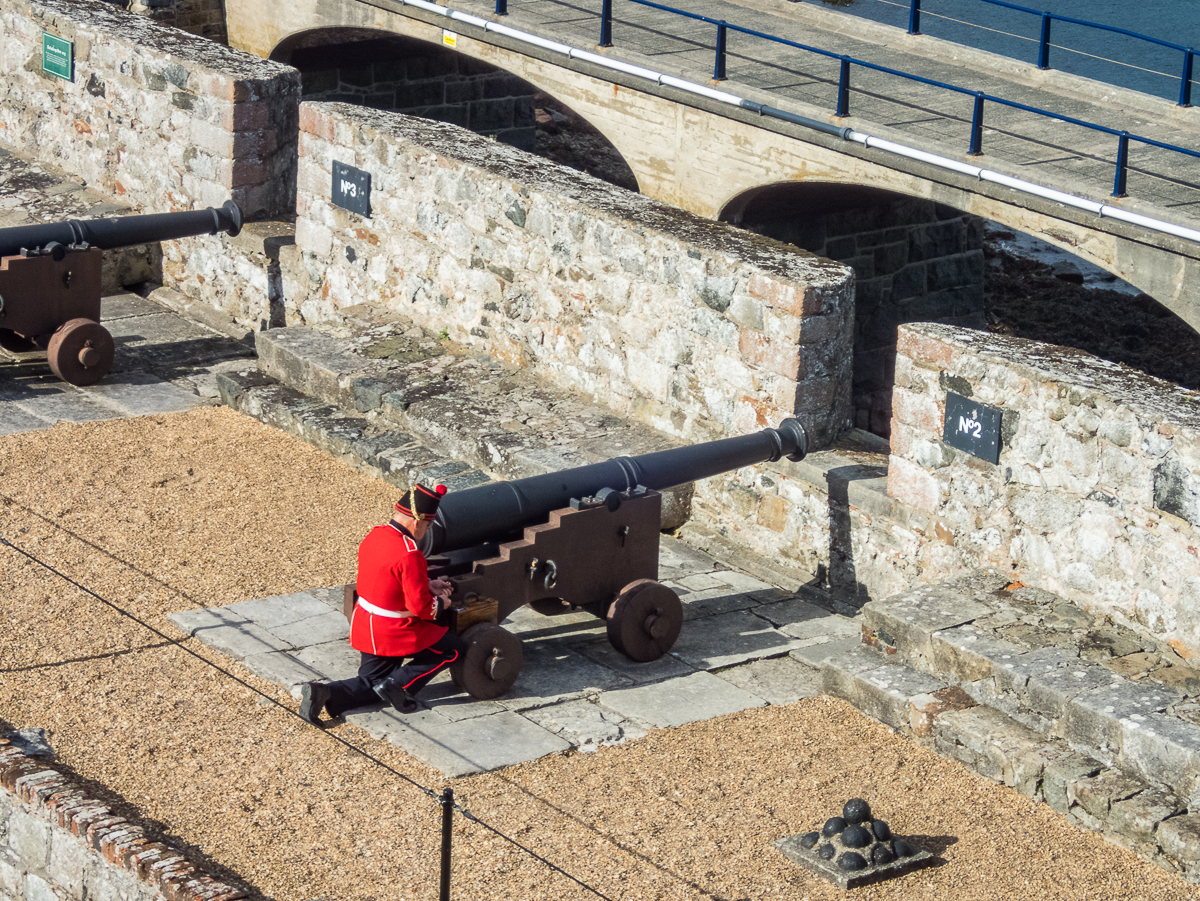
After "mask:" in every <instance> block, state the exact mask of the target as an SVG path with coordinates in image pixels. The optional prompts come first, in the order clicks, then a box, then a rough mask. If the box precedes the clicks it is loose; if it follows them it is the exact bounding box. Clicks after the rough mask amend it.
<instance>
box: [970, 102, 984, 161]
mask: <svg viewBox="0 0 1200 901" xmlns="http://www.w3.org/2000/svg"><path fill="white" fill-rule="evenodd" d="M981 153H983V91H979V92H978V93H977V94H976V95H975V109H974V111H973V112H972V113H971V149H970V150H968V151H967V156H979V155H980V154H981Z"/></svg>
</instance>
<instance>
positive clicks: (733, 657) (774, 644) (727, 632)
mask: <svg viewBox="0 0 1200 901" xmlns="http://www.w3.org/2000/svg"><path fill="white" fill-rule="evenodd" d="M796 644H797V642H796V639H794V638H792V637H791V636H789V635H785V634H784V633H783V632H780V631H779V630H778V629H776V628H775V627H774V626H772V625H771V624H770V623H769V622H768V621H767V620H765V619H763V618H762V617H760V616H755V615H754V614H753V613H751V612H750V611H747V610H738V611H735V612H733V613H723V614H721V615H719V616H712V617H709V618H707V619H704V620H701V621H699V622H696V623H693V624H691V627H690V628H687V629H685V630H683V631H682V632H681V633H680V635H679V638H678V639H677V640H676V642H675V646H674V647H673V648H671V653H672V654H673V655H674V656H676V657H678V658H679V659H680V660H682V661H683V662H684V663H686V664H688V665H689V666H691V667H693V668H695V669H703V670H710V669H718V668H720V667H726V666H736V665H737V664H739V663H745V662H747V661H748V660H760V659H762V658H763V657H776V656H779V655H781V654H786V653H787V652H788V651H790V650H791V649H792V648H794V647H795V646H796Z"/></svg>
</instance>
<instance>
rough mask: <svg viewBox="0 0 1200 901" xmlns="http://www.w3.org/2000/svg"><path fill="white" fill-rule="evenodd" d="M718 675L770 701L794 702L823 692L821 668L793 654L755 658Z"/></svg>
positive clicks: (770, 702) (774, 702)
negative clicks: (771, 657)
mask: <svg viewBox="0 0 1200 901" xmlns="http://www.w3.org/2000/svg"><path fill="white" fill-rule="evenodd" d="M716 675H718V676H720V677H721V678H722V679H724V680H725V681H726V682H729V683H730V684H732V685H736V686H737V687H738V688H740V689H742V690H743V691H748V692H750V694H752V695H754V696H755V697H759V698H762V699H763V700H764V701H766V702H767V703H769V704H791V703H793V702H795V701H798V700H800V699H801V698H814V697H817V696H818V695H820V694H821V671H820V670H819V669H818V668H816V667H812V666H807V665H805V664H803V663H800V662H799V661H797V660H793V659H792V658H790V657H782V658H777V659H769V660H755V661H753V662H752V663H748V664H745V665H744V666H735V667H730V668H729V669H723V670H721V671H720V672H718V673H717V674H716Z"/></svg>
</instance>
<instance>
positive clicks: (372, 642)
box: [350, 523, 446, 657]
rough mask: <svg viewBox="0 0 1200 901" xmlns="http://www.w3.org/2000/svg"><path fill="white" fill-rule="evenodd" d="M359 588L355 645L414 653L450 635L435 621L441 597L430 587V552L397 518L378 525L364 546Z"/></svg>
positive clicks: (374, 650)
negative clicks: (397, 523) (396, 522)
mask: <svg viewBox="0 0 1200 901" xmlns="http://www.w3.org/2000/svg"><path fill="white" fill-rule="evenodd" d="M356 591H357V592H358V597H359V600H358V603H357V604H355V605H354V616H353V618H352V619H351V621H350V645H351V647H353V648H354V649H355V650H356V651H364V652H365V653H368V654H378V655H379V656H382V657H408V656H411V655H412V654H416V653H418V652H419V651H423V650H425V649H426V648H427V647H429V646H430V645H431V644H433V643H434V642H435V641H437V640H438V639H439V638H441V637H442V636H443V635H445V634H446V627H445V626H439V625H437V623H435V622H433V620H434V619H436V618H437V599H436V598H434V596H433V594H432V593H431V592H430V591H429V569H428V567H427V566H426V564H425V557H424V556H423V555H422V554H421V552H420V551H419V550H417V544H416V542H415V541H413V540H412V538H411V537H410V536H409V535H408V534H407V533H406V532H403V531H401V530H400V529H398V528H396V526H394V525H392V524H391V523H387V524H386V525H382V526H376V527H375V528H373V529H372V530H371V531H370V532H368V533H367V537H366V538H364V539H363V541H362V544H360V545H359V546H358V580H357V584H356ZM397 613H399V614H401V616H400V617H397V616H395V614H397ZM389 614H391V615H389ZM409 614H411V615H409Z"/></svg>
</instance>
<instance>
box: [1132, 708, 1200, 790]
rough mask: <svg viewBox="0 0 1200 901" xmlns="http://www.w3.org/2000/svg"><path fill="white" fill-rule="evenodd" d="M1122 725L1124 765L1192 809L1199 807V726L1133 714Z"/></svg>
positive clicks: (1151, 715) (1160, 714) (1163, 717)
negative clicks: (1166, 788)
mask: <svg viewBox="0 0 1200 901" xmlns="http://www.w3.org/2000/svg"><path fill="white" fill-rule="evenodd" d="M1120 723H1121V732H1122V734H1121V756H1120V760H1121V763H1122V764H1123V765H1124V766H1125V767H1127V768H1128V769H1130V770H1131V771H1133V772H1136V773H1137V774H1138V775H1140V776H1143V777H1145V778H1146V779H1149V780H1150V781H1152V782H1158V783H1161V784H1163V785H1169V786H1171V787H1172V788H1173V789H1175V791H1176V792H1178V793H1179V795H1180V797H1181V798H1182V799H1183V800H1185V801H1186V802H1187V804H1188V807H1189V808H1195V807H1200V726H1198V725H1196V724H1195V723H1192V722H1189V721H1187V720H1180V719H1176V718H1175V717H1171V716H1168V715H1166V714H1162V713H1149V714H1145V715H1144V716H1143V715H1141V714H1132V715H1130V716H1128V717H1126V718H1125V719H1123V720H1121V721H1120Z"/></svg>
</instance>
